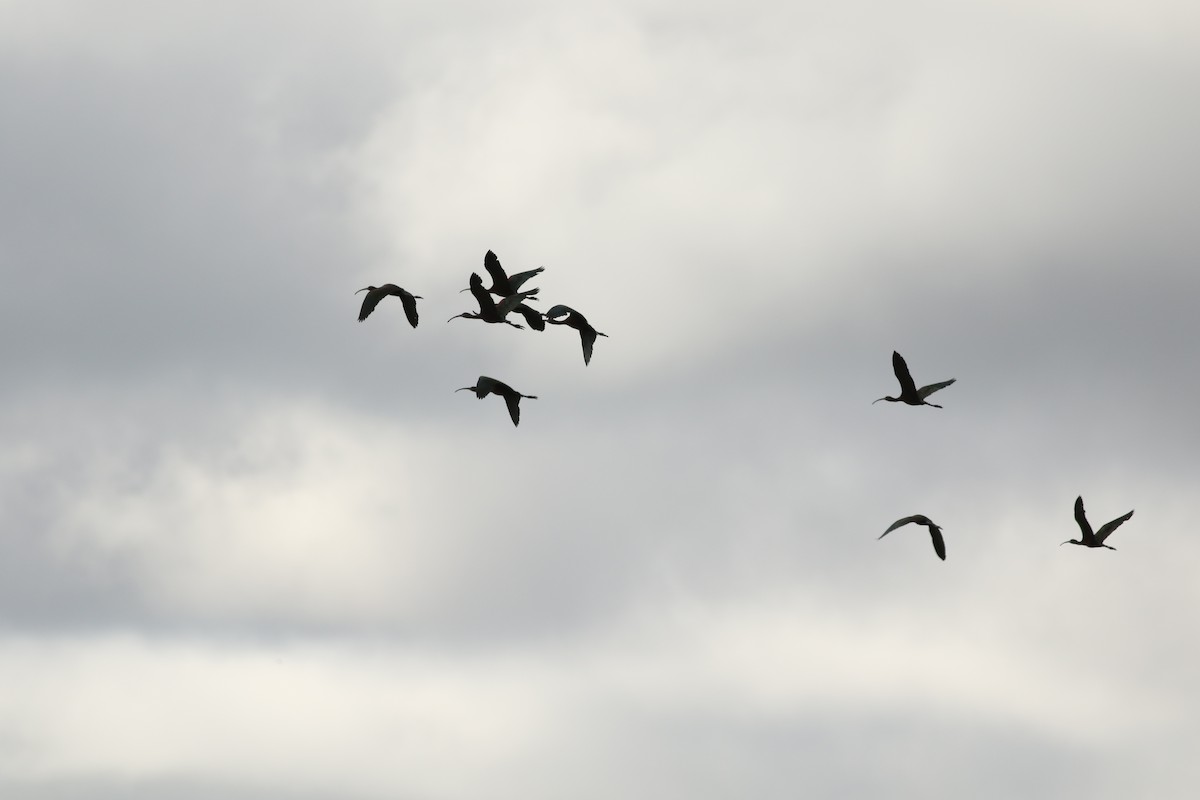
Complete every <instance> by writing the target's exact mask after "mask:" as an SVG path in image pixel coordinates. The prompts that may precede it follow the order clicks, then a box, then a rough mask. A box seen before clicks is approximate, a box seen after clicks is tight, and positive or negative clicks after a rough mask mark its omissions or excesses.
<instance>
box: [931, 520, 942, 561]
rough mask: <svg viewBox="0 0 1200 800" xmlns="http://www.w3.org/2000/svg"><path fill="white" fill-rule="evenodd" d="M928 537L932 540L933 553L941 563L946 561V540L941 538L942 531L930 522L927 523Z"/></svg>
mask: <svg viewBox="0 0 1200 800" xmlns="http://www.w3.org/2000/svg"><path fill="white" fill-rule="evenodd" d="M929 537H930V538H931V539H933V552H935V553H937V557H938V558H940V559H941V560H942V561H945V560H946V540H945V539H943V538H942V529H941V528H939V527H938V526H937V525H934V524H933V523H932V522H931V523H929Z"/></svg>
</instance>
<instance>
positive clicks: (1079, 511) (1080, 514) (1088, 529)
mask: <svg viewBox="0 0 1200 800" xmlns="http://www.w3.org/2000/svg"><path fill="white" fill-rule="evenodd" d="M1075 521H1076V522H1078V523H1079V530H1080V531H1081V532H1082V533H1083V543H1084V544H1085V545H1087V546H1088V547H1091V546H1092V541H1093V540H1094V539H1095V538H1096V535H1095V534H1094V533H1092V526H1091V525H1090V524H1089V523H1088V521H1087V512H1085V511H1084V510H1083V495H1080V496H1079V497H1076V498H1075Z"/></svg>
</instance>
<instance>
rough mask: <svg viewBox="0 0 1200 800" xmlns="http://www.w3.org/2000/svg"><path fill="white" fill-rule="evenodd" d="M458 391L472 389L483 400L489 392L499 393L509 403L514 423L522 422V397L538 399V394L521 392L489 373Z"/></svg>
mask: <svg viewBox="0 0 1200 800" xmlns="http://www.w3.org/2000/svg"><path fill="white" fill-rule="evenodd" d="M454 391H456V392H467V391H471V392H474V393H475V397H477V398H478V399H480V400H482V399H483V398H485V397H487V396H488V395H489V394H498V395H500V396H501V397H503V398H504V402H505V403H506V404H507V405H508V415H509V416H510V417H512V421H513V425H514V426H516V425H519V424H520V423H521V398H522V397H525V398H528V399H530V400H537V396H536V395H532V394H521V393H520V392H518V391H517V390H516V389H514V388H512V387H511V386H509V385H508V384H507V383H504V382H503V381H498V380H496V379H495V378H489V377H488V376H487V375H480V376H479V379H478V380H476V381H475V385H474V386H464V387H463V388H461V389H455V390H454Z"/></svg>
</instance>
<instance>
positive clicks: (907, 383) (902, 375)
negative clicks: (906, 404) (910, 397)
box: [892, 350, 917, 396]
mask: <svg viewBox="0 0 1200 800" xmlns="http://www.w3.org/2000/svg"><path fill="white" fill-rule="evenodd" d="M892 370H893V371H895V373H896V380H898V381H900V394H901V395H902V396H903V395H906V394H916V393H917V385H916V384H915V383H913V379H912V375H910V374H909V372H908V364H907V363H905V361H904V356H902V355H900V354H899V353H897V352H896V351H895V350H893V351H892Z"/></svg>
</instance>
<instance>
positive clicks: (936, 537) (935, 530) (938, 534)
mask: <svg viewBox="0 0 1200 800" xmlns="http://www.w3.org/2000/svg"><path fill="white" fill-rule="evenodd" d="M910 522H915V523H917V524H918V525H924V526H925V527H927V528H929V537H930V538H931V539H933V552H935V553H937V557H938V558H940V559H941V560H942V561H945V560H946V540H945V539H943V538H942V529H941V528H939V527H938V526H937V525H934V524H933V520H931V519H930V518H929V517H927V516H925V515H924V514H913V515H912V516H911V517H905V518H903V519H898V520H896V521H895V522H893V523H892V524H891V525H890V526H889V527H888V529H887V530H886V531H884V532H883V533H881V534H879V538H880V539H882V538H883V537H885V536H887V535H888V534H889V533H891V532H892V531H894V530H896V528H899V527H902V526H904V525H907V524H908V523H910Z"/></svg>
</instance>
